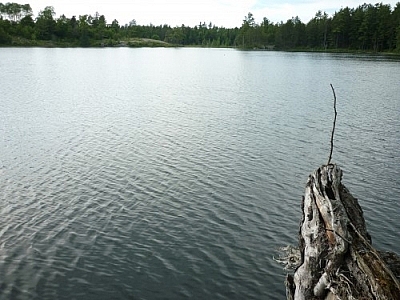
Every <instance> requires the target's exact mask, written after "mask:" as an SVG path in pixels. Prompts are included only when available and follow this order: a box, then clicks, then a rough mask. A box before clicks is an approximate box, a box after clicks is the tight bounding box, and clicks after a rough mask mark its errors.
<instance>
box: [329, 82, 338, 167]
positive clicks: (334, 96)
mask: <svg viewBox="0 0 400 300" xmlns="http://www.w3.org/2000/svg"><path fill="white" fill-rule="evenodd" d="M331 88H332V92H333V100H334V101H333V109H334V110H335V118H334V119H333V128H332V135H331V152H330V153H329V159H328V163H327V165H329V164H330V163H331V159H332V152H333V135H334V134H335V126H336V116H337V111H336V93H335V89H334V88H333V85H332V83H331Z"/></svg>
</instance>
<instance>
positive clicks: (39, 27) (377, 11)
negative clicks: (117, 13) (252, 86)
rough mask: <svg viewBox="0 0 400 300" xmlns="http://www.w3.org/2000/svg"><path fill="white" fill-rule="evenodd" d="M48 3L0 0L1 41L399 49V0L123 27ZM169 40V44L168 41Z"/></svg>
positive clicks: (116, 23) (245, 47)
mask: <svg viewBox="0 0 400 300" xmlns="http://www.w3.org/2000/svg"><path fill="white" fill-rule="evenodd" d="M55 15H56V14H55V11H54V8H53V7H51V6H47V7H45V8H44V9H43V10H42V11H40V13H39V14H38V16H37V17H36V18H35V19H34V18H33V15H32V9H31V7H30V5H29V4H23V5H22V4H18V3H5V4H3V3H0V44H1V45H11V44H13V45H52V46H57V45H58V46H65V45H69V46H81V47H92V46H121V45H127V46H132V47H142V46H154V47H158V46H168V44H170V45H190V46H202V47H238V48H243V49H283V50H295V49H310V50H335V49H344V50H362V51H375V52H381V51H397V52H400V2H399V3H397V4H396V6H395V7H394V8H393V9H392V8H391V7H390V5H385V4H383V3H377V4H375V5H372V4H363V5H360V6H358V7H357V8H349V7H345V8H341V9H340V10H339V11H337V12H335V13H334V14H333V16H331V17H330V16H328V15H327V14H326V13H325V12H322V11H318V12H317V13H316V14H315V16H314V18H312V19H311V20H310V21H308V22H307V23H303V22H302V21H301V20H300V19H299V18H298V17H294V18H291V19H289V20H287V21H286V22H285V23H283V22H280V23H275V24H274V23H273V22H270V21H269V20H268V19H267V18H266V17H265V18H263V20H262V21H261V23H259V24H258V23H257V22H256V20H255V18H254V15H253V14H252V13H251V12H249V13H248V14H247V15H246V16H245V17H244V19H243V22H242V25H241V27H240V28H224V27H217V26H215V25H213V24H212V23H209V24H206V23H204V22H202V23H200V24H199V25H197V26H194V27H189V26H185V25H182V26H177V27H170V26H169V25H165V24H164V25H159V26H154V25H152V24H150V25H145V26H143V25H138V24H137V23H136V20H135V19H132V21H131V22H129V24H126V25H123V26H121V25H120V24H119V22H118V21H117V20H113V21H112V22H111V23H107V21H106V18H105V16H104V15H100V14H99V13H98V12H96V13H95V14H94V15H93V16H92V15H81V16H78V17H76V16H73V17H71V18H67V17H66V16H65V15H61V16H60V17H59V18H55ZM167 43H168V44H167Z"/></svg>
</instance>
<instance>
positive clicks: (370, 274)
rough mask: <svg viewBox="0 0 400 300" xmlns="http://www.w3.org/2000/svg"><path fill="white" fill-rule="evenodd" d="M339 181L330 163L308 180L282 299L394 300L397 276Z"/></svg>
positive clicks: (337, 171) (398, 291)
mask: <svg viewBox="0 0 400 300" xmlns="http://www.w3.org/2000/svg"><path fill="white" fill-rule="evenodd" d="M341 179H342V171H341V170H340V168H339V167H338V166H336V165H334V164H328V165H324V166H322V167H320V168H319V169H317V170H316V171H314V173H312V174H311V175H310V176H309V178H308V182H307V185H306V191H305V195H304V197H303V202H302V211H303V218H302V220H301V224H300V232H299V248H300V262H299V266H298V267H297V269H296V270H295V272H294V275H293V276H292V275H288V276H287V278H286V282H285V284H286V294H287V299H295V300H300V299H304V300H312V299H331V300H334V299H388V300H397V299H400V284H399V279H398V278H396V276H395V275H394V272H392V271H391V270H390V268H389V267H388V265H387V264H386V263H385V261H384V259H383V256H382V255H381V254H380V253H378V251H377V250H375V249H374V248H373V247H372V246H371V237H370V235H369V234H368V232H367V230H366V226H365V220H364V217H363V212H362V209H361V207H360V205H359V204H358V201H357V199H355V198H354V197H353V196H352V195H351V194H350V192H349V191H348V190H347V188H346V187H345V186H344V185H343V184H342V183H341ZM389 256H390V255H389ZM391 257H392V259H394V260H397V261H400V260H398V257H397V256H396V255H394V258H393V255H392V256H391Z"/></svg>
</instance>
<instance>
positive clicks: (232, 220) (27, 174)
mask: <svg viewBox="0 0 400 300" xmlns="http://www.w3.org/2000/svg"><path fill="white" fill-rule="evenodd" d="M399 79H400V62H399V61H398V60H392V59H389V58H383V57H368V56H359V57H357V56H346V55H331V54H304V53H275V52H240V51H235V50H215V49H214V50H213V49H0V95H1V96H0V97H1V98H0V299H282V298H284V297H285V293H284V285H283V280H284V276H285V272H284V271H283V270H282V269H281V266H279V265H277V264H276V263H275V262H274V261H273V255H276V254H277V253H276V248H277V247H279V246H284V245H286V244H296V243H297V239H296V238H297V230H298V223H299V219H300V217H301V215H300V214H301V212H300V200H301V196H302V194H303V192H304V185H305V182H306V180H307V176H308V174H309V173H310V172H311V171H313V170H314V169H315V168H317V167H318V166H319V165H321V164H323V163H326V161H327V158H328V155H329V146H330V145H329V139H330V132H331V126H332V118H333V107H332V103H333V97H332V92H331V90H330V86H329V84H330V83H332V84H333V85H334V87H335V89H336V93H337V97H338V122H337V128H336V136H335V146H336V147H335V150H334V155H333V160H334V161H335V162H337V163H338V164H339V165H340V166H341V167H342V169H343V171H344V178H343V180H344V183H345V184H346V185H347V187H348V188H349V189H350V191H351V192H352V193H353V195H355V196H356V197H358V198H359V200H360V204H361V205H362V207H363V209H364V212H365V217H366V220H367V226H368V229H369V231H370V233H371V235H372V238H373V241H374V244H375V246H376V247H378V248H380V249H386V250H394V251H396V252H397V253H400V243H399V238H400V234H399V213H400V203H399V198H400V171H399V170H400V155H399V154H400V152H399V144H400V84H399Z"/></svg>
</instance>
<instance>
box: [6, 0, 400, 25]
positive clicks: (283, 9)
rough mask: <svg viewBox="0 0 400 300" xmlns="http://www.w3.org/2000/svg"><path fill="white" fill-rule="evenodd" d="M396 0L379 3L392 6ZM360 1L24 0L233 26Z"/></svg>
mask: <svg viewBox="0 0 400 300" xmlns="http://www.w3.org/2000/svg"><path fill="white" fill-rule="evenodd" d="M398 1H399V0H396V1H383V3H384V4H390V5H391V6H392V8H393V7H394V6H395V4H396V3H397V2H398ZM3 2H7V1H3ZM17 2H18V1H17ZM364 2H367V3H373V4H375V2H378V0H374V1H372V2H370V1H365V0H347V1H344V0H290V1H285V0H198V1H190V0H68V1H65V0H25V2H24V3H29V4H30V5H31V7H32V9H33V12H34V14H35V16H36V15H37V14H38V12H39V11H40V10H43V8H45V7H46V6H53V7H54V9H55V12H56V14H57V15H56V17H59V16H60V15H61V14H64V15H65V16H66V17H68V18H71V17H72V16H74V15H75V16H79V15H84V14H90V15H94V14H95V13H96V12H99V13H100V15H104V16H105V17H106V20H107V22H108V23H111V22H112V21H113V20H114V19H117V20H118V22H119V24H120V25H125V24H127V23H129V22H130V21H131V20H132V19H135V20H136V22H137V23H138V24H139V25H148V24H150V23H152V24H153V25H162V24H168V25H171V26H180V25H182V24H184V25H187V26H191V27H193V26H195V25H198V24H199V23H200V22H206V23H207V24H208V23H209V22H212V23H213V24H214V25H216V26H219V27H227V28H233V27H236V26H237V27H240V26H241V24H242V21H243V19H244V16H246V15H247V13H248V12H251V13H253V15H254V17H255V20H256V22H257V23H260V22H261V21H262V19H263V17H267V18H268V19H269V20H270V21H272V22H274V23H276V22H280V21H283V22H286V21H287V20H288V19H290V18H292V17H295V16H299V18H300V19H301V21H302V22H303V23H307V22H308V21H309V20H310V19H311V18H313V17H314V16H315V13H316V12H317V11H318V10H322V11H326V12H327V13H328V14H329V15H332V14H333V13H334V12H335V11H338V10H340V8H342V7H346V6H348V7H350V8H356V7H358V6H359V5H360V4H363V3H364ZM21 3H22V2H21Z"/></svg>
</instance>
